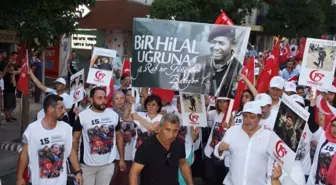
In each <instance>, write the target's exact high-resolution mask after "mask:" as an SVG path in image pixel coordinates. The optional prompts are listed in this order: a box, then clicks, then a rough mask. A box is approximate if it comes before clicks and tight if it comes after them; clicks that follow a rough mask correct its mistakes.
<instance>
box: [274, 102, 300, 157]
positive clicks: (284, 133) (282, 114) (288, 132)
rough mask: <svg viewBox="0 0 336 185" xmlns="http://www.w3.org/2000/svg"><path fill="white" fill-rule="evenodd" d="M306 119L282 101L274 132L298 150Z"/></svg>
mask: <svg viewBox="0 0 336 185" xmlns="http://www.w3.org/2000/svg"><path fill="white" fill-rule="evenodd" d="M304 126H305V121H304V120H303V119H302V118H301V117H299V116H298V115H297V114H296V113H295V112H294V111H292V110H291V109H290V108H289V107H288V106H287V105H286V104H284V103H281V104H280V108H279V112H278V115H277V118H276V121H275V125H274V132H275V133H276V134H277V135H278V136H279V137H280V138H281V139H282V140H283V141H284V142H285V143H286V145H287V146H289V148H290V149H292V150H293V151H294V152H296V150H297V148H298V145H299V142H300V139H301V134H302V132H303V129H304Z"/></svg>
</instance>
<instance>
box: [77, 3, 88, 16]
mask: <svg viewBox="0 0 336 185" xmlns="http://www.w3.org/2000/svg"><path fill="white" fill-rule="evenodd" d="M90 12H91V10H90V9H89V8H88V7H87V6H86V5H78V7H77V8H76V14H77V15H78V17H80V18H84V17H85V16H86V15H87V14H89V13H90Z"/></svg>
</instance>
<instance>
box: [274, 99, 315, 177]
mask: <svg viewBox="0 0 336 185" xmlns="http://www.w3.org/2000/svg"><path fill="white" fill-rule="evenodd" d="M308 118H309V112H308V111H306V110H305V109H304V108H303V107H301V106H300V105H299V104H297V103H296V102H295V101H294V100H293V99H292V98H291V97H289V96H287V95H286V94H283V96H282V100H281V104H280V108H279V112H278V115H277V118H276V121H275V124H274V128H273V131H274V132H273V133H272V136H271V139H270V142H269V145H268V151H267V152H268V153H269V154H270V155H271V156H272V157H273V158H274V159H275V160H277V161H278V162H280V163H281V164H282V167H283V169H284V170H285V171H286V172H287V173H288V174H290V173H291V171H292V167H293V163H294V160H295V157H296V153H297V152H298V151H299V150H298V148H300V144H302V142H301V138H302V136H303V133H304V132H305V127H306V125H307V124H306V123H307V120H308ZM306 129H307V128H306Z"/></svg>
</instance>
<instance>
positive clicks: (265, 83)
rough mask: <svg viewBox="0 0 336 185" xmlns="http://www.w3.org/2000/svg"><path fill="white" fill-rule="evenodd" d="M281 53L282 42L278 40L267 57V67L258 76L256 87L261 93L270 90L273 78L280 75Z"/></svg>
mask: <svg viewBox="0 0 336 185" xmlns="http://www.w3.org/2000/svg"><path fill="white" fill-rule="evenodd" d="M279 55H280V43H279V42H277V43H276V44H275V46H274V47H273V50H272V52H271V53H270V54H269V57H268V58H267V59H266V61H265V67H264V69H263V70H262V71H261V72H260V75H259V77H258V80H257V86H256V88H257V91H258V92H259V93H265V92H266V91H267V90H268V87H269V83H270V81H271V79H272V78H273V77H274V76H278V75H279V62H278V61H279Z"/></svg>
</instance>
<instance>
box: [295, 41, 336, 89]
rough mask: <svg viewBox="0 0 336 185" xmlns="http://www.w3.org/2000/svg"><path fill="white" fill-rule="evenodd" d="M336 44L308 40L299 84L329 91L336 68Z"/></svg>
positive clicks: (333, 42)
mask: <svg viewBox="0 0 336 185" xmlns="http://www.w3.org/2000/svg"><path fill="white" fill-rule="evenodd" d="M335 56H336V42H335V41H331V40H322V39H312V38H308V39H307V43H306V48H305V51H304V55H303V60H302V68H301V72H300V78H299V84H300V85H305V86H310V87H315V88H319V87H323V88H325V89H328V88H329V87H330V86H331V84H332V82H333V80H334V73H335V66H336V60H335Z"/></svg>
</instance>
